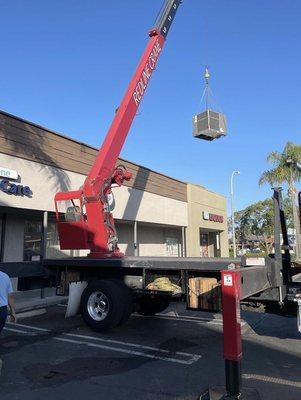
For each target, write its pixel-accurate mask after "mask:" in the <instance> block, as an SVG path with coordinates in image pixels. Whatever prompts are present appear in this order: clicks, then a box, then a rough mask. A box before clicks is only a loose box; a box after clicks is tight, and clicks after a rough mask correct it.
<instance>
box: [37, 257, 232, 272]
mask: <svg viewBox="0 0 301 400" xmlns="http://www.w3.org/2000/svg"><path fill="white" fill-rule="evenodd" d="M231 264H235V265H237V266H238V265H240V259H239V258H201V257H130V256H125V257H121V258H116V257H112V258H96V259H95V258H88V257H72V258H61V259H45V260H44V261H43V263H42V265H43V266H44V267H46V268H51V267H59V266H62V265H63V266H68V267H74V268H76V267H78V268H83V267H89V268H93V267H94V268H99V267H103V268H112V267H114V268H129V269H158V270H162V269H163V270H175V271H176V270H190V271H221V270H224V269H228V267H229V265H231Z"/></svg>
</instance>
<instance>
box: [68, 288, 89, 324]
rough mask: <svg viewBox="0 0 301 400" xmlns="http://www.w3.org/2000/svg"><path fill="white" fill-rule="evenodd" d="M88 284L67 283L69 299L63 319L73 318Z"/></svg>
mask: <svg viewBox="0 0 301 400" xmlns="http://www.w3.org/2000/svg"><path fill="white" fill-rule="evenodd" d="M87 285H88V282H72V283H69V298H68V305H67V310H66V314H65V318H68V317H73V316H74V315H76V314H77V313H78V311H79V306H80V299H81V297H82V293H83V291H84V290H85V288H86V287H87Z"/></svg>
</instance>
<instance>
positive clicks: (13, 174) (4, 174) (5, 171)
mask: <svg viewBox="0 0 301 400" xmlns="http://www.w3.org/2000/svg"><path fill="white" fill-rule="evenodd" d="M18 176H19V174H18V172H17V171H15V170H14V169H9V168H5V167H0V177H1V178H7V179H18Z"/></svg>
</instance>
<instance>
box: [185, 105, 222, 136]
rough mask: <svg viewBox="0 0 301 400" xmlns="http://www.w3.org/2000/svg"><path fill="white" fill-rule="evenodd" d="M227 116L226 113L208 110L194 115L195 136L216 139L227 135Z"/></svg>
mask: <svg viewBox="0 0 301 400" xmlns="http://www.w3.org/2000/svg"><path fill="white" fill-rule="evenodd" d="M226 134H227V128H226V117H225V116H224V114H221V113H219V112H215V111H212V110H206V111H204V112H202V113H200V114H197V115H195V116H194V117H193V136H194V137H197V138H199V139H204V140H214V139H218V138H220V137H222V136H226Z"/></svg>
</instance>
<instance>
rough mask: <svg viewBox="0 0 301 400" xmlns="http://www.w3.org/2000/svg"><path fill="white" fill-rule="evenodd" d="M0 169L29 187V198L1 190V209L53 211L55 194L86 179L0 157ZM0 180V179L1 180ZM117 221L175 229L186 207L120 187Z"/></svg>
mask: <svg viewBox="0 0 301 400" xmlns="http://www.w3.org/2000/svg"><path fill="white" fill-rule="evenodd" d="M0 166H2V167H6V168H10V169H14V170H16V171H17V172H18V173H19V175H20V182H16V183H19V184H22V185H23V186H29V187H30V188H31V190H32V192H33V195H32V198H28V197H26V196H23V197H22V196H15V195H9V194H7V193H4V192H2V191H1V190H0V206H9V207H18V208H25V209H31V210H45V211H54V201H53V199H54V195H55V193H57V192H58V191H68V190H77V189H78V188H79V187H80V186H81V185H82V184H83V182H84V179H85V175H81V174H77V173H74V172H70V171H64V170H61V169H59V168H54V167H49V166H47V165H44V164H40V163H37V162H32V161H27V160H24V159H21V158H17V157H12V156H8V155H5V154H0ZM0 179H1V178H0ZM114 195H115V200H116V209H115V210H114V212H113V214H114V217H115V218H117V219H125V220H132V221H134V220H137V221H143V222H151V223H158V224H167V225H174V226H187V203H186V202H184V201H179V200H174V199H171V198H168V197H164V196H159V195H157V194H153V193H149V192H144V191H142V190H137V189H132V188H128V187H125V186H123V187H121V188H116V189H114Z"/></svg>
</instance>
